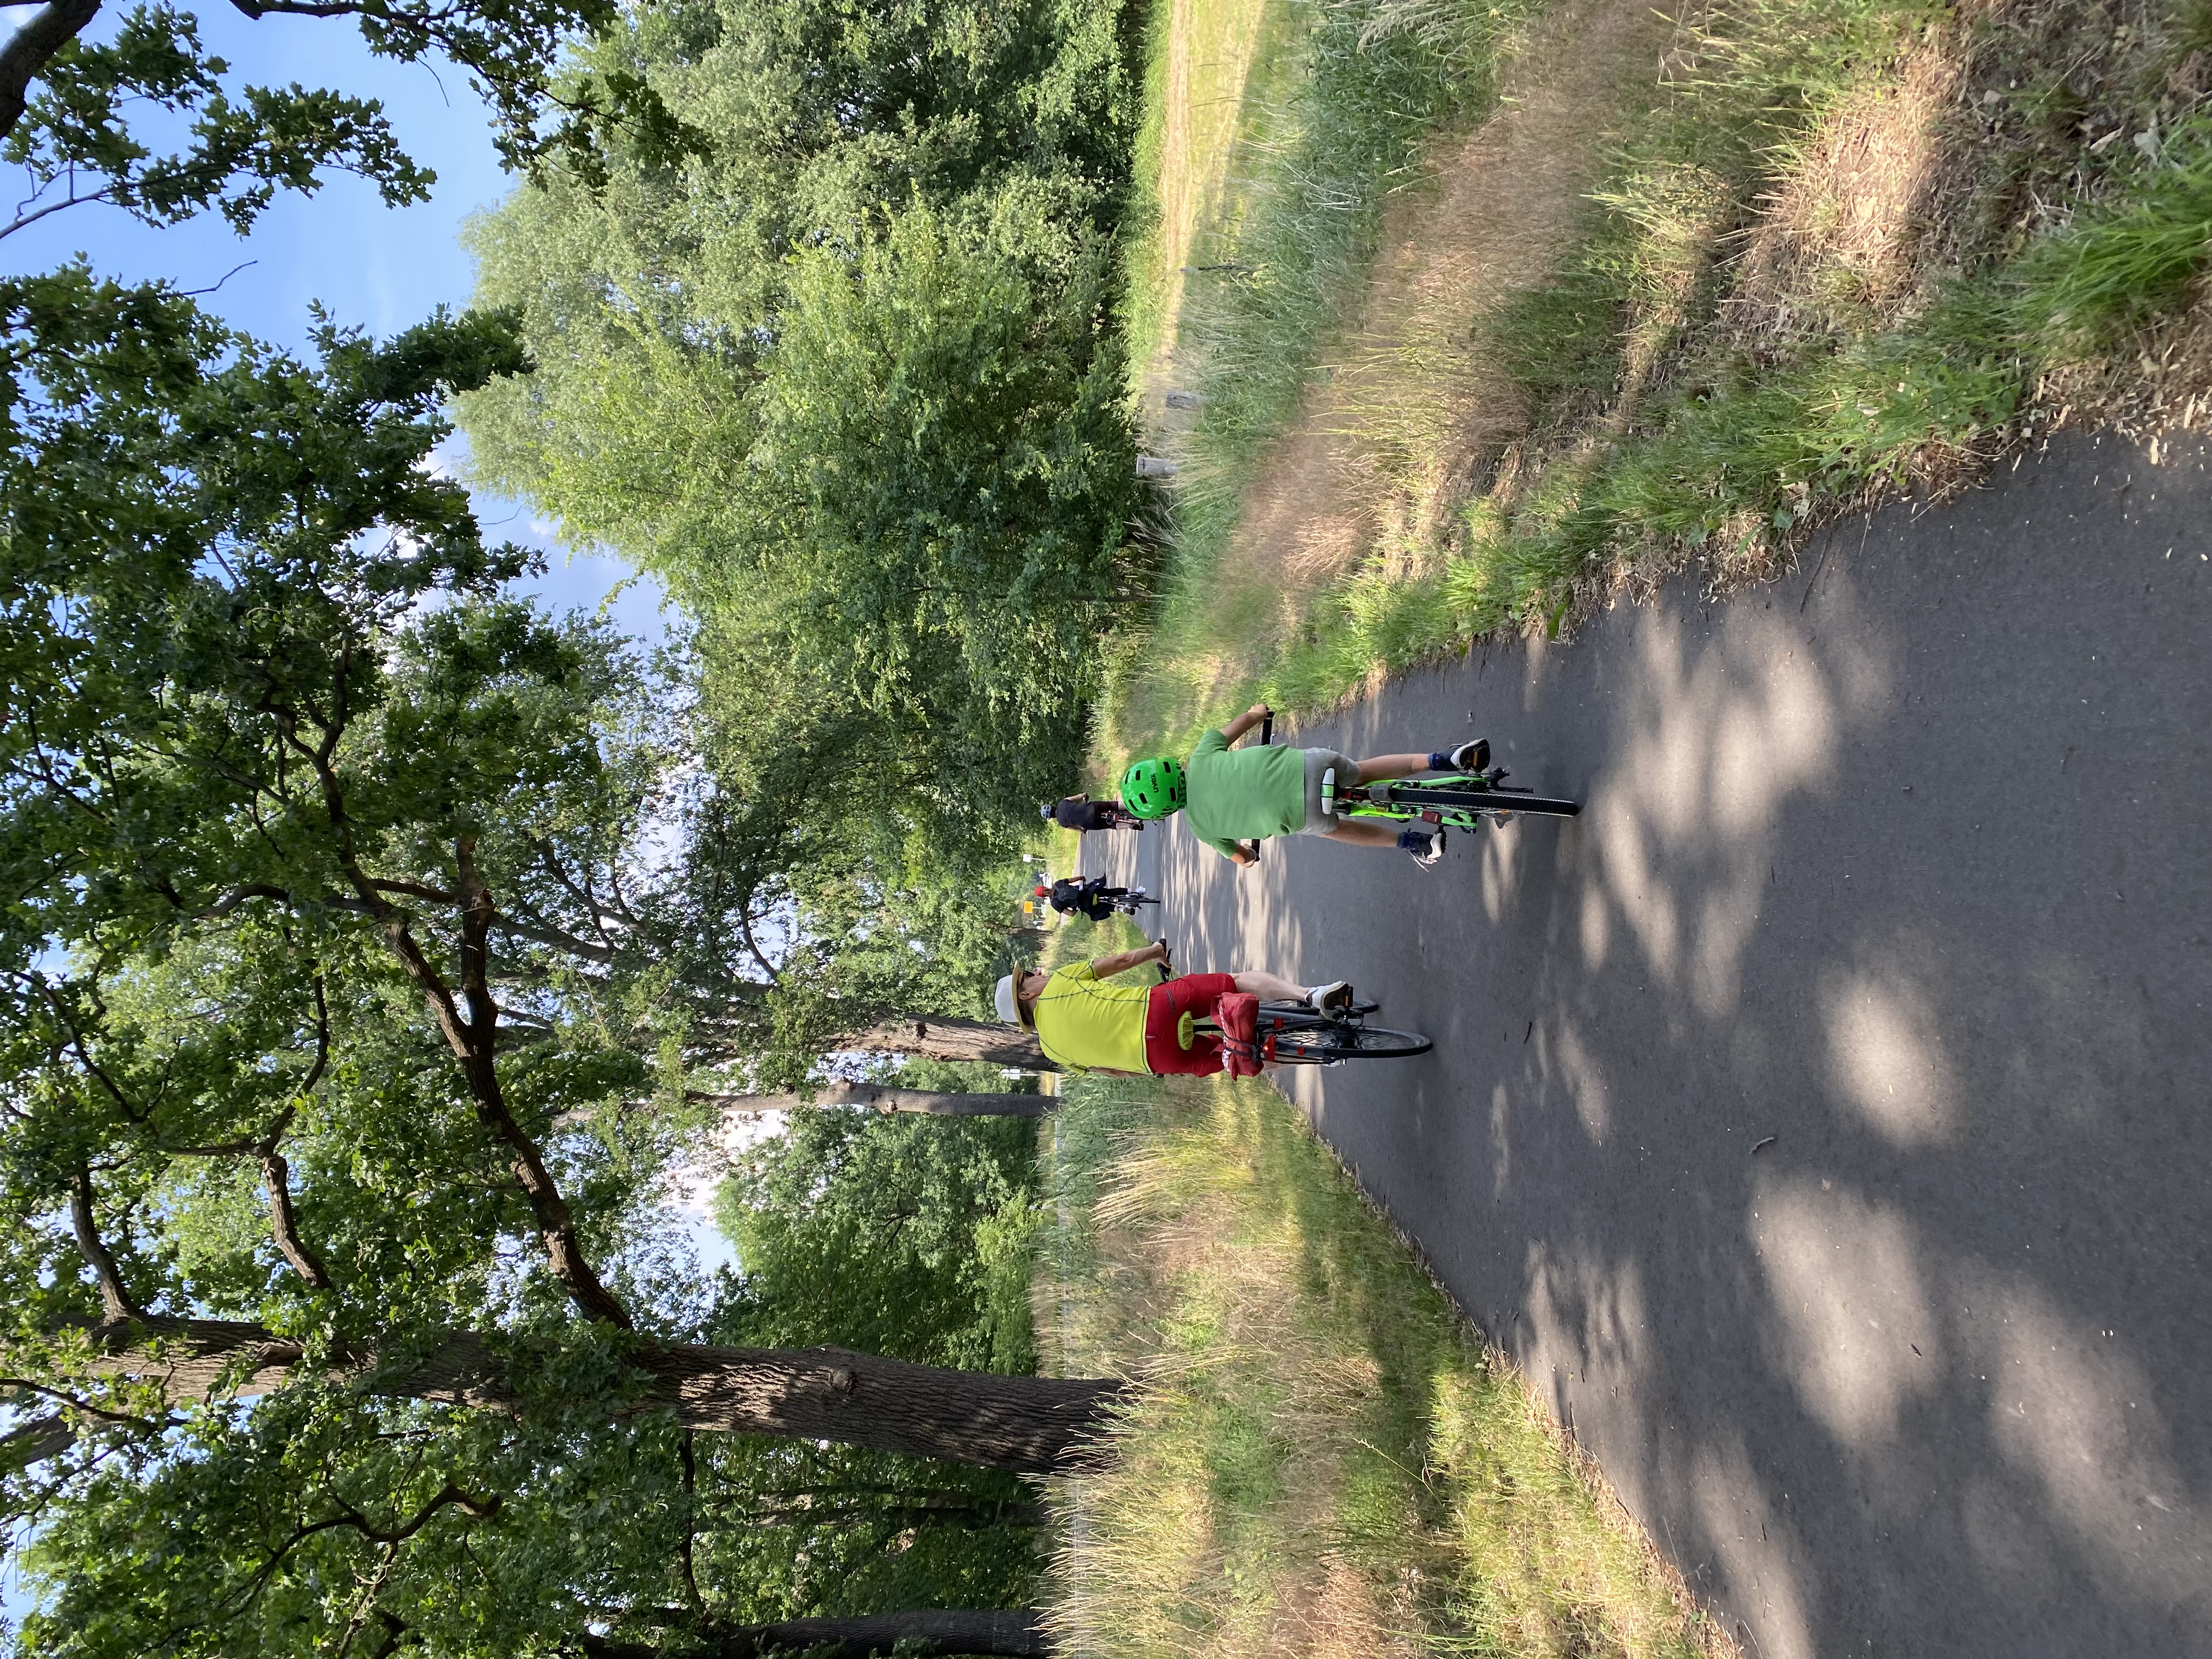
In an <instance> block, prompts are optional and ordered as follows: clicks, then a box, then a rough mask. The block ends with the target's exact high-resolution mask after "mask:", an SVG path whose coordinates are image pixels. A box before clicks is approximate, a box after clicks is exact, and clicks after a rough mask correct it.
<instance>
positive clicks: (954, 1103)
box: [684, 1083, 1054, 1117]
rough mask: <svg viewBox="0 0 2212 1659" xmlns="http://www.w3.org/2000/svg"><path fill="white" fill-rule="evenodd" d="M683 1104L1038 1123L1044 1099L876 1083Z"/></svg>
mask: <svg viewBox="0 0 2212 1659" xmlns="http://www.w3.org/2000/svg"><path fill="white" fill-rule="evenodd" d="M684 1098H685V1099H686V1100H696V1101H702V1102H704V1103H706V1104H708V1105H710V1106H719V1107H720V1108H721V1109H722V1110H724V1111H726V1112H738V1113H753V1112H803V1111H805V1109H807V1108H808V1107H810V1106H866V1107H867V1108H868V1109H870V1110H871V1111H877V1112H921V1113H925V1114H927V1115H929V1116H931V1117H1042V1116H1044V1115H1046V1114H1047V1113H1048V1112H1050V1111H1051V1110H1052V1108H1053V1105H1054V1102H1053V1099H1052V1097H1051V1096H1049V1095H1017V1094H1003V1095H975V1094H947V1093H941V1092H939V1091H937V1090H934V1089H892V1088H888V1087H885V1086H884V1085H882V1084H879V1083H825V1084H823V1085H822V1087H821V1088H819V1089H817V1091H815V1094H814V1098H813V1099H811V1100H807V1099H805V1098H803V1097H800V1096H798V1095H715V1094H704V1093H702V1092H700V1091H696V1090H691V1091H686V1093H685V1095H684Z"/></svg>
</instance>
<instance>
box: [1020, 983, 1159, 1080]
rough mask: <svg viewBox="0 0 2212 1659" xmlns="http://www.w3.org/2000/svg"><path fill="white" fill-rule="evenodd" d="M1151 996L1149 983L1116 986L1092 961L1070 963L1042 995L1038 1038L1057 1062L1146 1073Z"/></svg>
mask: <svg viewBox="0 0 2212 1659" xmlns="http://www.w3.org/2000/svg"><path fill="white" fill-rule="evenodd" d="M1151 999H1152V987H1151V986H1149V985H1139V984H1135V983H1133V982H1132V983H1126V984H1116V983H1115V982H1113V981H1109V980H1102V979H1100V978H1099V977H1098V975H1097V974H1095V973H1093V972H1092V971H1091V964H1090V963H1087V962H1078V963H1070V964H1069V965H1068V966H1067V967H1065V968H1062V969H1059V970H1058V971H1057V972H1055V973H1054V975H1052V977H1051V978H1049V979H1048V980H1046V981H1045V982H1044V989H1043V990H1042V991H1040V992H1038V993H1037V1000H1036V1012H1035V1013H1034V1014H1033V1016H1032V1018H1034V1019H1035V1021H1036V1034H1037V1042H1038V1044H1039V1045H1040V1046H1041V1047H1042V1048H1043V1049H1044V1052H1045V1057H1046V1058H1047V1059H1048V1060H1051V1061H1052V1062H1053V1063H1054V1065H1058V1066H1069V1067H1071V1068H1073V1069H1074V1070H1077V1071H1111V1072H1134V1073H1137V1074H1138V1075H1139V1076H1145V1075H1147V1074H1149V1073H1150V1072H1151V1070H1152V1068H1151V1067H1150V1066H1146V1064H1145V1011H1146V1006H1147V1004H1148V1003H1149V1002H1150V1001H1151Z"/></svg>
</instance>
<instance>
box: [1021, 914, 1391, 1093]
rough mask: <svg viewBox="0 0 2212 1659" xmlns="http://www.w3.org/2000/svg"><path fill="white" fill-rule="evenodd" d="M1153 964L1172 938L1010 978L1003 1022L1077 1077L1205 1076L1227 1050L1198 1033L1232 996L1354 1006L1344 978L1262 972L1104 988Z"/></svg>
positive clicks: (1324, 1007) (1163, 955) (1214, 1069)
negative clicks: (1311, 979)
mask: <svg viewBox="0 0 2212 1659" xmlns="http://www.w3.org/2000/svg"><path fill="white" fill-rule="evenodd" d="M1147 962H1157V963H1163V964H1166V963H1168V946H1167V943H1166V941H1165V940H1161V941H1159V942H1158V943H1156V944H1152V945H1146V946H1145V948H1144V949H1143V950H1141V951H1116V952H1115V954H1114V955H1112V956H1110V957H1099V958H1098V959H1097V961H1096V962H1079V963H1071V964H1069V965H1068V966H1067V967H1065V968H1062V969H1059V970H1058V971H1057V972H1054V973H1051V974H1047V973H1045V972H1043V971H1042V970H1041V969H1034V968H1032V969H1026V970H1024V972H1022V973H1018V974H1008V975H1006V977H1005V978H1003V979H1001V980H1000V981H999V983H998V987H997V994H996V1002H997V1006H998V1011H999V1018H1000V1019H1003V1020H1005V1021H1006V1023H1007V1024H1009V1025H1025V1026H1028V1027H1030V1029H1031V1030H1035V1031H1036V1036H1037V1043H1038V1046H1039V1047H1041V1048H1043V1050H1044V1052H1045V1057H1046V1058H1047V1059H1048V1060H1051V1061H1052V1062H1053V1063H1054V1065H1056V1066H1065V1067H1066V1068H1067V1069H1068V1070H1070V1071H1078V1072H1111V1073H1115V1074H1116V1075H1119V1076H1137V1077H1144V1076H1147V1075H1149V1076H1152V1077H1206V1076H1209V1075H1211V1074H1212V1073H1215V1072H1218V1071H1220V1070H1221V1069H1222V1067H1223V1066H1224V1064H1225V1061H1224V1059H1223V1056H1222V1048H1221V1042H1220V1040H1219V1039H1218V1038H1217V1037H1212V1036H1206V1035H1205V1034H1203V1033H1200V1032H1198V1031H1196V1030H1194V1026H1195V1024H1196V1022H1197V1021H1199V1020H1200V1019H1205V1018H1209V1017H1211V1016H1212V1013H1213V1012H1214V1007H1215V1005H1216V1004H1217V1003H1218V1002H1219V1001H1220V1000H1221V999H1222V998H1223V997H1224V996H1225V995H1226V994H1228V993H1230V992H1231V991H1248V992H1249V993H1250V994H1253V995H1254V996H1256V997H1258V998H1259V999H1260V1000H1261V1001H1263V1002H1304V1003H1307V1004H1309V1005H1310V1006H1313V1007H1315V1008H1317V1009H1322V1010H1324V1011H1326V1010H1328V1009H1332V1008H1342V1007H1344V1006H1347V1005H1348V1004H1349V1003H1350V1002H1351V1001H1352V987H1351V986H1350V985H1348V984H1347V983H1346V982H1345V981H1343V980H1331V981H1328V983H1327V984H1324V985H1313V986H1304V985H1293V984H1291V981H1288V980H1286V979H1284V978H1282V977H1280V976H1279V975H1274V974H1268V973H1261V972H1246V973H1242V974H1186V975H1183V976H1182V978H1180V979H1171V980H1168V981H1165V982H1164V983H1162V984H1158V985H1136V984H1122V985H1109V984H1108V983H1107V982H1106V981H1109V980H1110V979H1112V978H1113V977H1114V976H1115V975H1117V974H1121V973H1126V972H1127V970H1128V969H1132V968H1135V967H1139V966H1140V965H1142V964H1143V963H1147Z"/></svg>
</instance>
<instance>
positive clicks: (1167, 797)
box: [1121, 755, 1189, 818]
mask: <svg viewBox="0 0 2212 1659" xmlns="http://www.w3.org/2000/svg"><path fill="white" fill-rule="evenodd" d="M1188 799H1189V794H1188V791H1187V790H1186V789H1185V788H1184V787H1183V776H1182V762H1181V761H1179V760H1170V759H1169V758H1168V757H1166V756H1164V755H1163V756H1161V757H1158V758H1157V759H1154V760H1140V761H1138V762H1137V763H1134V764H1133V765H1132V766H1131V767H1130V768H1129V769H1128V770H1127V771H1126V772H1124V773H1122V774H1121V805H1124V806H1126V807H1127V808H1128V809H1129V810H1130V811H1132V812H1134V813H1135V814H1136V815H1137V816H1138V817H1140V818H1164V817H1167V816H1168V814H1169V813H1170V812H1180V811H1182V809H1183V803H1184V802H1185V801H1187V800H1188Z"/></svg>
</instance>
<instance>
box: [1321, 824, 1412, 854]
mask: <svg viewBox="0 0 2212 1659" xmlns="http://www.w3.org/2000/svg"><path fill="white" fill-rule="evenodd" d="M1399 828H1400V826H1399V825H1397V824H1395V823H1389V822H1387V821H1385V820H1383V819H1381V818H1345V819H1342V820H1340V822H1339V823H1337V825H1336V827H1335V828H1334V829H1330V830H1328V831H1326V832H1325V833H1326V834H1327V835H1328V838H1329V840H1331V841H1340V842H1345V843H1346V845H1347V846H1352V847H1395V846H1396V845H1397V844H1398V830H1399Z"/></svg>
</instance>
